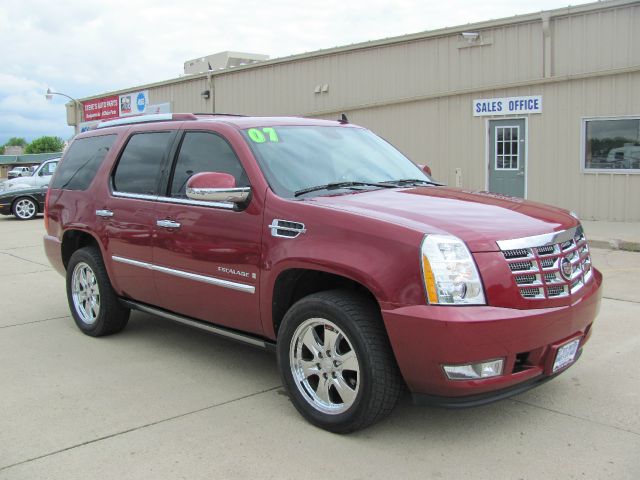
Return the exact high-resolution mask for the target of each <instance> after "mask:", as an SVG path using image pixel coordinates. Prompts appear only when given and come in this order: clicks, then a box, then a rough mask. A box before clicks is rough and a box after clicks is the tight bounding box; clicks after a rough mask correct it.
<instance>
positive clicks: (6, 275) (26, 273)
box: [0, 268, 53, 277]
mask: <svg viewBox="0 0 640 480" xmlns="http://www.w3.org/2000/svg"><path fill="white" fill-rule="evenodd" d="M51 271H53V269H51V268H47V269H46V270H34V271H33V272H19V273H3V274H0V277H17V276H18V275H33V274H34V273H44V272H51Z"/></svg>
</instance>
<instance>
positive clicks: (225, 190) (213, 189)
mask: <svg viewBox="0 0 640 480" xmlns="http://www.w3.org/2000/svg"><path fill="white" fill-rule="evenodd" d="M250 194H251V187H236V179H235V178H234V177H233V175H229V174H228V173H218V172H202V173H196V174H195V175H193V176H192V177H191V178H190V179H189V181H188V182H187V197H188V198H190V199H191V200H200V201H205V202H224V203H233V204H241V203H245V202H246V201H247V199H248V198H249V195H250Z"/></svg>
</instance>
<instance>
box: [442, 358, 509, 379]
mask: <svg viewBox="0 0 640 480" xmlns="http://www.w3.org/2000/svg"><path fill="white" fill-rule="evenodd" d="M503 365H504V359H502V358H501V359H499V360H489V361H488V362H480V363H471V364H469V365H444V372H445V373H446V374H447V377H449V380H476V379H480V378H491V377H497V376H498V375H502V366H503Z"/></svg>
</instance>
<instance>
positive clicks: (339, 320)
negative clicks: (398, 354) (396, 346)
mask: <svg viewBox="0 0 640 480" xmlns="http://www.w3.org/2000/svg"><path fill="white" fill-rule="evenodd" d="M277 354H278V366H279V368H280V375H281V377H282V381H283V383H284V385H285V387H286V388H287V390H288V391H289V396H290V398H291V401H292V402H293V404H294V406H295V407H296V409H297V410H298V411H299V412H300V413H301V414H302V416H303V417H305V418H306V419H307V420H308V421H309V422H311V423H312V424H314V425H316V426H318V427H320V428H323V429H325V430H329V431H331V432H335V433H349V432H353V431H355V430H360V429H363V428H366V427H368V426H369V425H371V424H373V423H375V422H377V421H379V420H381V419H382V418H384V417H385V416H387V415H388V414H389V413H391V411H392V410H393V407H394V406H395V405H396V403H397V401H398V398H399V396H400V393H401V390H402V381H401V379H400V374H399V372H398V367H397V365H396V362H395V358H394V357H393V353H392V351H391V346H390V345H389V340H388V338H387V335H386V331H385V329H384V325H383V323H382V319H381V317H380V311H379V310H378V308H377V305H376V304H375V303H373V302H372V301H370V300H369V299H367V298H365V297H363V296H361V295H358V294H355V293H352V292H348V291H340V290H333V291H326V292H320V293H315V294H312V295H309V296H307V297H305V298H303V299H302V300H300V301H298V302H297V303H296V304H295V305H293V307H291V309H290V310H289V311H288V312H287V314H286V315H285V317H284V319H283V321H282V325H281V327H280V330H279V332H278V346H277Z"/></svg>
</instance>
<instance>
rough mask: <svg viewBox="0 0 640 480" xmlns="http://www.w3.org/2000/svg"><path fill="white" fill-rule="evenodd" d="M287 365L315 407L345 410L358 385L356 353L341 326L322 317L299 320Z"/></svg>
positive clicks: (335, 411) (327, 410) (324, 410)
mask: <svg viewBox="0 0 640 480" xmlns="http://www.w3.org/2000/svg"><path fill="white" fill-rule="evenodd" d="M289 365H290V368H291V373H292V374H293V378H294V381H295V384H296V386H297V387H298V390H300V392H301V393H302V396H303V397H304V399H305V400H306V401H307V402H308V403H309V404H310V405H311V406H312V407H313V408H315V409H316V410H318V411H320V412H322V413H327V414H330V415H337V414H340V413H343V412H345V411H347V410H348V409H349V408H350V407H351V406H352V405H353V403H354V402H355V400H356V397H357V395H358V390H359V388H360V365H359V363H358V357H357V355H356V352H355V350H354V349H353V346H352V344H351V341H350V340H349V339H348V338H347V336H346V335H345V334H344V332H343V331H342V330H340V329H339V328H338V327H337V326H336V325H335V324H334V323H332V322H330V321H328V320H325V319H322V318H310V319H308V320H305V321H304V322H302V323H301V324H300V325H299V326H298V328H297V329H296V331H295V332H294V334H293V337H292V338H291V344H290V346H289Z"/></svg>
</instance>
